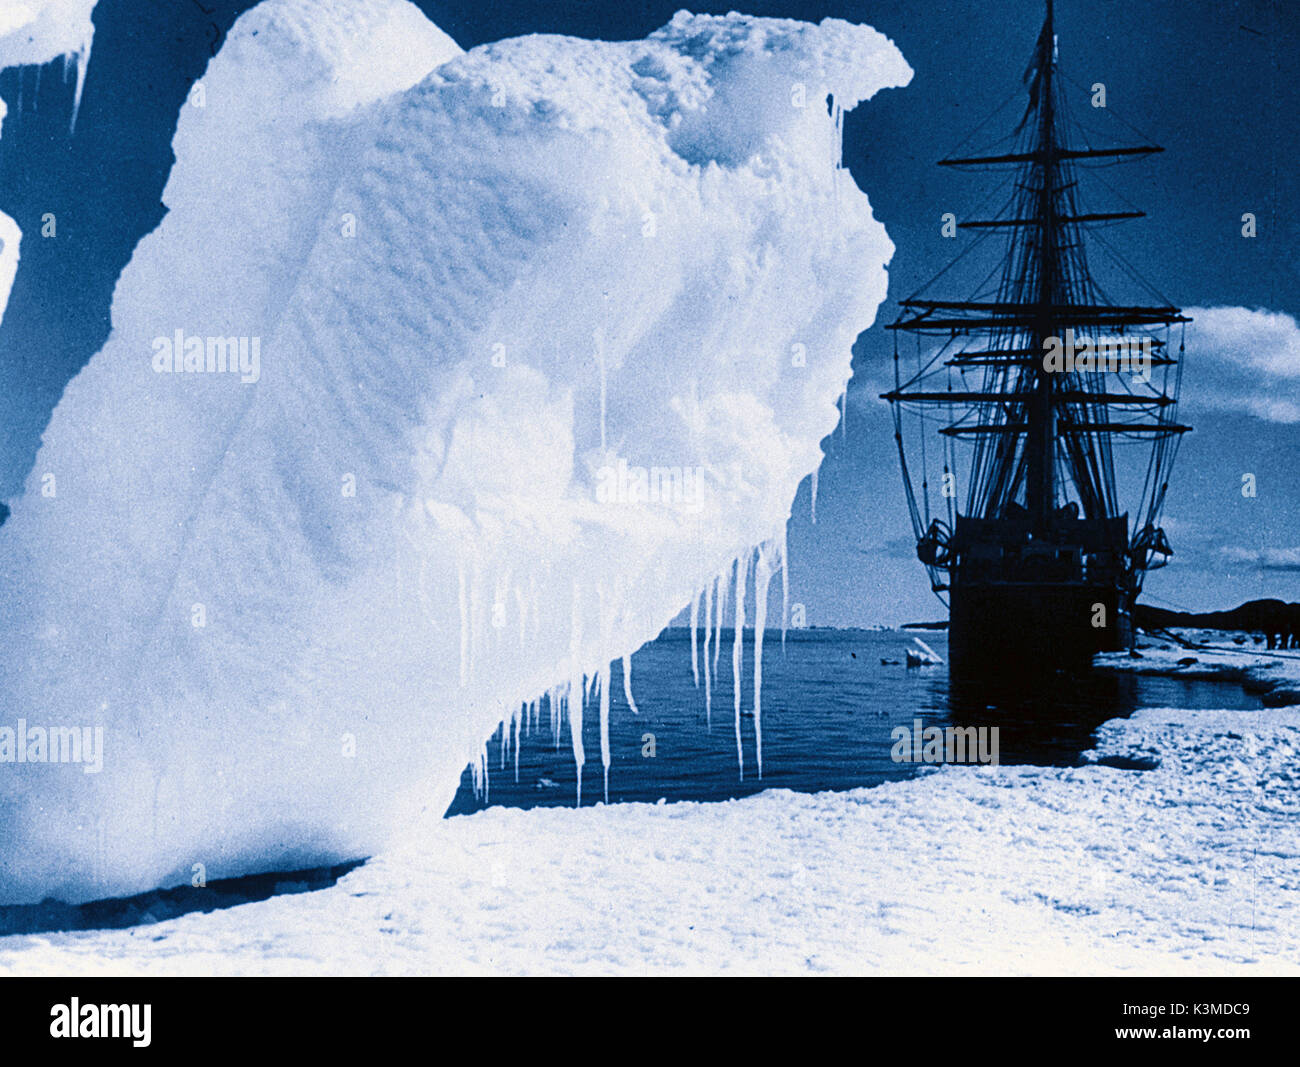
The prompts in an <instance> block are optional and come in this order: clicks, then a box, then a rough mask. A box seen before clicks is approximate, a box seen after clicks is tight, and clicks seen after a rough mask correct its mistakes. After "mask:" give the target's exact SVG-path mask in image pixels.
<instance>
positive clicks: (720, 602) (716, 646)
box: [713, 567, 731, 678]
mask: <svg viewBox="0 0 1300 1067" xmlns="http://www.w3.org/2000/svg"><path fill="white" fill-rule="evenodd" d="M730 578H731V568H730V567H728V568H727V570H726V573H725V574H719V575H718V577H717V583H718V590H717V593H716V594H715V595H714V597H713V603H714V608H715V610H716V613H717V625H718V633H717V636H716V637H715V638H714V640H713V677H715V678H716V677H717V676H718V653H719V652H720V651H721V650H722V619H723V615H724V614H725V613H726V610H727V582H728V581H729V580H730Z"/></svg>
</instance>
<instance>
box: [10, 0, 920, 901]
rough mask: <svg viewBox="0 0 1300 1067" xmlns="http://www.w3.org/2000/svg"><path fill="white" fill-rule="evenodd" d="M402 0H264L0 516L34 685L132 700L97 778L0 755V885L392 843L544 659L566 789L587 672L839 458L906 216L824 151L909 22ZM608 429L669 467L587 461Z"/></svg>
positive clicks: (29, 692) (45, 711)
mask: <svg viewBox="0 0 1300 1067" xmlns="http://www.w3.org/2000/svg"><path fill="white" fill-rule="evenodd" d="M413 10H414V9H412V8H410V5H407V4H400V3H395V2H387V3H379V2H377V0H376V2H367V3H348V4H342V3H339V4H331V3H326V2H324V0H317V2H315V3H310V2H308V0H295V2H283V3H282V2H280V0H276V2H272V3H268V4H264V5H263V6H262V7H259V8H256V9H254V11H253V12H251V13H249V14H248V15H246V16H244V17H243V18H242V19H241V20H240V22H239V23H238V24H237V26H236V30H232V34H231V38H230V39H229V40H228V41H227V44H226V46H225V47H224V48H223V50H222V52H221V53H220V55H218V56H217V57H216V59H215V60H214V61H213V63H212V64H211V65H210V67H209V70H208V73H207V74H206V75H205V78H204V80H205V91H206V95H207V99H208V103H209V106H208V107H207V108H205V109H191V111H192V112H193V113H189V114H186V115H183V116H182V120H181V123H180V125H179V126H178V130H177V137H176V142H175V148H176V156H177V164H176V166H175V168H174V170H173V174H172V176H171V179H170V180H169V183H168V186H167V191H166V201H167V205H168V207H169V209H170V213H169V215H168V216H167V218H166V219H165V220H164V222H163V223H162V225H161V226H160V227H159V229H158V231H156V232H155V233H154V234H152V235H151V236H150V237H149V238H148V239H146V241H144V242H142V243H141V245H140V247H139V248H138V249H137V251H136V255H135V257H134V258H133V260H132V262H131V264H130V266H129V267H128V269H127V270H126V271H125V272H124V274H123V276H122V278H121V279H120V281H119V284H118V288H117V292H116V295H115V300H114V309H113V326H114V329H113V334H112V336H111V338H110V340H109V342H108V344H107V345H106V346H105V348H104V350H103V351H101V352H100V353H99V354H98V355H97V356H96V357H95V358H94V359H93V360H92V361H91V363H90V365H89V366H88V367H87V368H86V370H85V371H83V373H82V374H81V375H79V376H78V377H77V379H75V380H74V381H73V382H72V383H71V384H70V385H69V387H68V389H67V391H66V392H65V394H64V397H63V400H62V401H61V403H60V404H59V406H58V408H57V409H56V411H55V413H54V416H53V418H52V419H51V422H50V426H49V428H48V430H47V432H46V435H45V438H44V443H43V446H42V450H41V453H40V455H39V457H38V460H37V464H36V467H35V471H34V473H33V476H32V479H31V481H30V484H29V488H28V491H27V493H26V494H25V495H24V496H22V497H21V498H19V499H18V500H17V501H15V506H14V510H13V515H12V517H11V519H10V521H9V522H8V523H6V524H5V526H4V527H3V528H0V603H3V604H4V606H5V611H6V613H7V616H9V621H8V622H7V627H6V631H5V634H4V636H3V638H0V641H2V644H0V691H3V692H4V694H5V698H6V707H7V708H8V709H9V712H10V714H11V715H13V716H14V717H15V718H17V717H18V716H23V715H26V717H27V718H29V719H30V720H31V721H44V722H50V721H55V722H58V721H63V722H66V723H68V724H69V725H73V724H81V723H84V721H85V720H86V719H88V718H89V719H91V722H90V725H96V724H102V725H103V726H104V727H105V752H104V766H103V771H102V773H100V774H97V775H82V774H80V773H63V771H64V770H66V768H51V767H42V768H36V767H31V766H26V767H18V766H6V767H3V768H0V900H4V901H27V900H39V899H41V898H43V897H46V896H56V897H60V898H63V899H65V900H75V899H86V898H88V897H96V896H107V895H115V894H124V893H129V892H132V891H136V890H141V889H145V888H149V887H152V886H156V885H160V884H177V883H180V882H188V881H189V878H190V870H191V866H192V865H193V864H194V863H196V862H202V863H204V865H205V867H206V869H207V873H208V877H209V878H216V877H222V876H226V875H232V874H239V873H246V872H248V871H251V870H259V869H261V870H265V869H276V868H278V869H284V868H286V867H291V866H298V867H307V866H315V865H318V864H322V863H327V862H332V861H333V860H335V859H338V858H344V857H352V856H357V855H363V854H367V853H370V852H372V851H373V850H375V849H377V848H380V847H382V846H383V845H384V844H385V843H386V842H387V841H389V840H390V839H391V838H392V836H393V835H394V834H400V833H401V832H402V831H403V828H404V827H406V826H408V825H411V824H412V816H414V815H417V814H418V813H419V812H420V811H421V810H431V811H434V812H439V811H443V810H445V809H446V806H447V804H448V803H449V802H450V800H451V798H452V796H453V795H454V793H455V790H456V787H457V784H458V782H459V778H460V774H461V771H462V769H463V768H464V767H465V765H466V764H467V763H469V762H473V763H474V764H475V765H476V766H477V767H478V770H477V772H476V774H478V775H480V776H481V777H482V781H483V786H484V788H485V789H486V786H487V767H486V761H485V759H484V757H483V744H484V741H485V739H486V738H487V737H489V736H491V734H492V733H493V732H494V731H495V730H496V729H497V727H498V726H499V725H500V722H501V719H502V717H503V715H504V714H505V713H506V712H505V709H508V708H511V707H515V706H518V705H519V704H521V703H522V702H524V701H527V700H531V699H533V698H535V697H536V696H537V695H538V694H540V693H543V692H547V691H549V692H550V696H551V701H552V710H553V714H556V715H558V714H560V713H561V712H563V713H566V714H567V716H568V718H569V720H570V729H571V732H572V735H573V738H574V756H575V760H576V761H577V764H578V767H579V783H581V769H582V764H583V762H584V752H583V748H582V743H581V721H582V714H583V700H584V688H585V685H586V681H587V679H591V678H595V677H597V676H599V681H598V682H597V683H596V684H597V685H598V687H599V693H600V695H601V700H602V710H603V705H604V703H605V700H606V698H607V696H608V689H609V678H608V674H607V673H606V672H607V671H608V670H609V666H610V663H611V662H612V661H613V660H614V659H616V658H619V657H621V656H623V655H627V654H629V653H631V652H632V651H633V650H635V649H636V648H637V647H639V646H640V645H641V644H643V643H644V642H645V641H647V640H649V639H651V638H653V637H654V636H655V635H656V634H657V633H658V632H659V631H660V630H661V629H662V628H663V627H664V626H665V625H667V624H668V623H669V622H670V621H671V620H672V619H673V618H674V617H675V616H676V615H677V613H678V612H679V611H681V610H683V609H684V608H686V607H687V606H688V605H689V604H690V602H691V600H692V598H693V597H694V596H695V595H696V593H697V592H698V590H699V589H700V588H701V587H703V586H705V585H706V583H708V582H709V581H710V580H712V579H713V578H715V577H716V576H719V575H721V574H723V573H724V572H725V571H726V570H727V569H728V568H729V567H730V565H731V564H732V563H733V561H735V560H738V559H741V558H742V557H743V558H746V559H747V558H749V555H750V554H751V553H752V551H753V549H754V547H755V546H756V545H758V544H761V543H762V542H764V541H766V540H769V539H771V538H773V537H776V536H779V534H780V532H781V531H782V530H783V528H784V525H785V522H786V520H787V518H788V516H789V509H790V504H791V501H792V500H793V498H794V495H795V492H796V490H797V488H798V486H799V483H800V482H801V481H802V479H803V478H805V477H807V476H808V475H809V473H811V472H812V471H813V470H814V469H815V468H816V467H817V465H818V463H819V462H820V459H821V451H820V446H819V442H820V441H821V440H822V439H823V438H824V437H825V436H826V435H827V434H828V433H829V432H830V431H831V430H832V429H833V428H834V426H835V422H836V419H837V417H838V412H837V409H836V399H837V398H838V397H839V395H840V394H841V392H842V391H843V388H844V383H845V381H846V380H847V378H848V376H849V374H850V350H851V346H852V344H853V341H854V339H855V338H856V336H857V334H858V333H859V332H860V331H861V330H863V329H865V328H866V327H868V326H869V325H870V324H871V322H872V321H873V318H874V316H875V312H876V308H877V306H878V304H879V303H880V301H881V300H882V299H883V296H884V291H885V282H886V279H885V271H884V264H885V262H886V261H887V260H888V258H889V256H890V255H891V253H892V246H891V245H890V243H889V241H888V238H887V237H886V236H885V233H884V230H883V228H882V227H881V226H880V224H879V223H877V222H876V221H875V220H874V218H873V217H872V215H871V210H870V206H869V204H868V203H867V200H866V197H865V196H864V195H863V194H862V193H861V191H860V190H858V189H857V187H856V186H855V185H854V183H853V180H852V178H851V176H850V175H849V174H848V172H847V171H836V172H835V189H834V190H832V189H831V188H829V187H828V183H827V182H826V169H827V168H826V160H827V159H828V157H829V156H830V155H831V154H832V151H833V145H834V142H835V139H836V129H835V126H834V123H833V122H832V120H831V117H830V116H829V115H828V114H827V110H826V108H825V106H824V99H825V94H826V93H832V92H833V93H834V94H835V96H836V99H837V100H840V101H842V102H843V104H844V106H846V107H851V106H852V105H853V104H855V103H857V102H858V101H861V100H863V99H865V98H867V97H869V96H870V95H871V94H872V93H874V92H875V91H876V90H878V89H880V88H882V87H885V86H889V85H899V84H903V83H905V82H906V81H907V80H908V78H909V77H910V71H909V70H908V68H907V65H906V63H905V62H904V61H903V59H902V57H901V56H900V55H899V54H898V52H897V51H896V50H895V49H894V47H893V46H892V45H891V44H890V43H889V42H888V41H887V40H886V39H885V38H884V37H882V36H881V35H879V34H878V33H876V32H875V31H874V30H871V29H868V28H865V27H858V26H852V25H849V24H848V23H843V22H838V21H835V20H828V21H826V22H824V23H823V24H822V25H821V26H812V25H806V24H802V23H796V22H787V21H773V20H763V19H751V18H747V17H744V16H738V15H732V16H727V17H718V18H714V17H696V16H690V15H686V14H681V15H678V16H677V17H676V18H674V20H673V22H672V23H671V24H670V25H669V26H668V27H666V28H665V29H663V30H661V31H659V32H658V33H656V34H654V35H652V36H651V37H650V38H649V39H647V40H645V41H638V42H618V43H608V42H599V41H578V40H573V39H568V38H559V37H529V38H521V39H517V40H510V41H503V42H499V43H497V44H493V45H487V46H484V47H482V48H478V49H475V50H474V51H472V52H469V53H466V54H463V55H460V56H457V57H455V58H451V59H450V61H449V62H444V60H445V59H446V58H447V53H454V45H451V44H450V42H448V41H447V40H446V38H445V35H442V34H441V33H440V32H439V31H436V28H432V27H429V28H428V29H422V27H424V26H426V25H427V24H425V23H422V22H418V21H416V20H415V18H414V16H411V15H410V14H409V12H410V11H413ZM357 11H361V12H362V13H363V14H365V15H366V17H369V18H371V19H372V24H373V25H376V26H380V27H387V26H389V25H390V22H389V21H388V20H390V19H391V20H394V21H393V22H392V23H391V25H397V26H400V27H401V32H399V33H395V34H394V33H389V32H376V33H370V34H368V33H365V32H361V33H357V32H353V31H352V30H351V29H349V30H348V31H347V32H345V31H344V30H342V29H340V28H339V27H340V26H342V25H344V22H343V21H342V20H344V19H345V17H346V18H350V17H352V16H353V14H354V13H355V12H357ZM404 12H405V14H404ZM285 13H288V14H285ZM258 19H260V20H262V21H261V22H260V23H258V22H257V21H255V20H258ZM246 20H254V21H251V22H246ZM256 25H261V26H263V27H265V28H266V30H265V32H260V33H259V34H258V35H257V36H256V37H252V36H250V34H249V32H247V30H248V27H250V26H256ZM240 27H244V30H243V31H242V32H236V31H239V30H240ZM399 46H400V47H402V48H412V49H416V50H421V54H422V57H423V58H422V59H421V60H420V61H419V62H415V61H411V60H409V58H408V57H407V56H406V55H405V54H403V55H400V56H399V55H395V54H394V53H395V50H396V49H398V47H399ZM340 64H341V65H343V66H345V67H346V68H347V69H346V71H345V70H336V69H335V68H336V67H337V66H338V65H340ZM439 64H442V65H439ZM421 67H423V68H424V69H425V70H426V71H433V73H431V74H429V75H428V76H426V77H424V78H423V80H422V81H420V82H419V83H418V84H414V85H411V84H410V79H412V78H414V77H418V72H419V69H420V68H421ZM434 68H436V69H434ZM358 71H360V73H358ZM331 72H333V73H331ZM348 72H351V74H350V75H349V74H348ZM334 74H337V77H336V76H333V75H334ZM404 83H405V84H404ZM799 85H802V86H804V87H805V89H806V100H804V101H803V102H804V103H805V105H806V106H799V102H800V101H801V100H803V97H801V96H800V95H799V94H796V93H793V92H792V87H793V86H799ZM408 86H409V88H408ZM340 87H343V88H340ZM347 87H351V88H347ZM377 87H382V88H383V89H384V91H386V92H388V93H389V94H390V95H388V96H386V97H383V98H371V97H367V96H365V94H367V93H372V92H374V91H376V90H377ZM363 90H364V92H363ZM341 92H342V93H344V97H343V98H340V96H339V94H340V93H341ZM348 92H351V93H353V95H354V96H356V95H357V94H361V98H358V99H354V100H353V105H354V106H352V107H351V108H348V107H346V106H344V105H345V104H346V103H347V99H346V93H348ZM214 94H216V95H218V96H219V97H220V98H221V99H223V100H225V101H226V102H227V105H226V106H223V107H220V108H218V107H213V106H212V101H213V97H214ZM231 144H239V145H240V146H241V153H240V155H241V159H243V160H245V161H246V165H242V166H243V169H242V170H241V172H240V174H239V175H238V180H233V179H232V177H231V172H230V170H229V152H230V145H231ZM837 204H838V206H837ZM597 327H600V328H601V329H602V330H603V335H602V346H601V349H600V353H601V363H602V364H603V367H604V373H603V374H601V373H600V372H599V368H597V367H595V366H594V360H595V354H594V353H593V351H592V337H593V335H594V330H595V329H596V328H597ZM178 329H179V330H182V331H183V333H184V335H186V336H188V337H204V338H206V337H213V338H217V339H218V340H219V339H221V338H229V337H242V336H258V337H260V339H261V346H260V351H261V365H260V374H259V375H258V377H257V380H256V381H255V382H251V383H245V382H244V381H243V380H241V377H240V376H236V375H229V374H226V375H221V374H215V373H214V374H206V373H188V372H187V373H183V374H181V373H174V372H168V373H156V372H155V371H154V369H153V365H152V362H151V358H152V356H153V354H154V353H153V351H152V347H153V345H154V342H155V341H156V340H158V339H159V338H162V339H164V340H166V339H170V338H172V336H173V335H174V333H175V331H177V330H178ZM796 342H797V343H802V344H805V345H806V346H807V348H808V351H809V352H810V353H817V358H810V359H809V360H808V362H807V366H805V367H799V368H793V367H791V366H790V365H789V363H790V361H789V358H788V353H789V352H790V350H791V346H792V345H793V344H795V343H796ZM196 363H197V361H196ZM602 383H603V388H602ZM602 395H603V396H604V401H605V402H604V404H603V405H602ZM602 409H603V411H604V419H603V420H602V417H601V413H602ZM602 423H603V427H604V437H605V444H606V446H607V448H602V447H601V444H602ZM614 449H617V450H618V453H619V457H620V458H622V459H625V460H626V461H627V462H626V464H625V465H624V467H623V468H621V469H624V470H640V471H642V472H643V473H645V474H646V480H645V481H646V484H648V485H650V486H652V487H654V492H653V493H652V494H650V495H649V496H648V497H643V496H641V494H640V493H639V492H635V491H634V492H631V493H624V492H620V491H616V492H614V493H613V495H612V496H610V495H609V494H602V493H601V492H600V491H599V490H600V487H601V486H602V485H604V486H608V485H609V478H608V474H609V471H610V469H611V468H614V469H620V468H619V465H618V464H617V463H611V454H612V450H614ZM46 472H54V473H55V474H56V476H57V478H58V493H57V497H54V498H51V497H49V496H47V495H43V494H42V492H41V486H42V475H43V474H44V473H46ZM687 475H689V477H687ZM615 481H617V479H615ZM635 484H636V485H639V484H641V483H640V482H636V483H635ZM616 488H617V487H616ZM462 583H463V585H462ZM512 585H517V586H519V587H520V588H527V589H528V590H529V593H528V596H527V597H526V598H525V602H526V604H527V605H528V606H529V609H530V610H531V611H532V612H534V621H533V627H534V628H533V629H532V636H531V637H530V639H529V640H528V641H527V642H526V643H525V645H524V646H523V647H521V645H520V642H519V640H518V638H517V629H516V628H515V627H513V626H509V625H499V624H498V620H499V619H503V614H502V613H503V612H505V611H508V606H509V601H508V599H507V600H505V601H500V600H498V599H497V598H495V597H494V596H493V595H492V593H493V591H494V590H498V589H504V588H509V587H511V586H512ZM462 588H463V589H464V592H463V593H462ZM721 588H722V587H721V586H720V590H721ZM740 597H741V594H740V592H739V590H738V592H737V598H738V600H739V599H740ZM716 599H717V600H718V601H719V603H720V606H721V601H722V594H721V592H719V596H718V597H717V598H716ZM521 610H522V609H521ZM711 614H712V613H710V612H709V611H708V610H707V607H706V619H705V622H706V627H709V626H711V625H712V622H713V620H712V618H711ZM717 618H718V621H719V622H720V619H721V612H720V611H719V612H718V613H717ZM503 621H505V622H507V623H508V622H509V621H510V620H509V619H508V618H504V620H503ZM717 637H718V638H720V637H721V633H720V629H719V632H718V634H717ZM707 640H708V638H707V635H706V641H707ZM718 643H719V642H717V641H715V644H714V648H713V652H714V656H715V660H716V656H717V653H718ZM705 662H706V667H707V664H708V657H707V649H706V659H705ZM557 696H558V697H559V704H560V705H561V707H560V708H559V709H557V708H556V703H557V700H556V698H557ZM94 709H104V710H101V711H95V710H94ZM35 712H39V713H40V714H39V715H36V714H34V713H35ZM345 739H350V742H351V744H350V746H349V745H345V744H342V743H341V741H343V740H345ZM602 740H604V737H603V735H602ZM349 752H350V753H351V754H350V755H349V754H348V753H349ZM603 755H604V753H603V752H602V756H603ZM580 788H581V785H580V784H579V789H580ZM52 812H57V813H58V814H57V815H51V813H52Z"/></svg>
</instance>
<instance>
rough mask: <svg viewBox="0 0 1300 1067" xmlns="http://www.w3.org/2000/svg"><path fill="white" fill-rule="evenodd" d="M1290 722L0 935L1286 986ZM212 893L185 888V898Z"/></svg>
mask: <svg viewBox="0 0 1300 1067" xmlns="http://www.w3.org/2000/svg"><path fill="white" fill-rule="evenodd" d="M1298 749H1300V708H1295V707H1292V708H1285V709H1277V710H1265V711H1171V710H1146V711H1141V712H1139V713H1138V714H1136V715H1135V716H1134V717H1133V718H1132V719H1129V720H1114V721H1112V722H1110V723H1107V724H1106V725H1104V726H1103V727H1102V729H1101V731H1100V733H1099V737H1098V743H1097V747H1096V750H1095V752H1094V753H1093V754H1092V755H1093V756H1094V757H1096V758H1097V759H1105V758H1108V757H1110V758H1115V757H1120V758H1128V759H1135V758H1136V759H1143V760H1147V761H1158V767H1157V768H1156V769H1154V770H1150V771H1134V770H1120V769H1116V768H1115V767H1111V766H1106V765H1103V764H1094V765H1092V766H1084V767H1078V768H1043V767H1024V766H1021V767H1009V766H1001V767H998V768H978V769H977V768H972V767H955V766H952V767H945V768H942V769H940V770H938V771H936V772H935V773H932V774H929V775H927V776H925V777H922V778H918V779H914V780H910V781H906V782H896V783H888V784H885V785H881V786H877V787H875V788H871V789H859V790H854V791H852V792H847V793H821V794H816V795H807V794H798V793H792V792H789V791H786V790H772V791H769V792H765V793H760V794H758V795H757V796H752V797H748V798H746V799H744V800H738V801H731V802H728V803H721V804H697V803H676V804H660V805H652V804H618V805H613V806H609V807H606V806H600V807H594V808H583V809H579V810H574V809H563V808H537V809H533V810H531V811H521V810H516V809H505V808H489V809H487V810H486V811H482V812H479V813H476V814H473V815H467V816H461V817H457V818H453V819H447V820H441V821H439V820H427V821H426V822H424V823H423V824H422V825H420V826H419V827H418V833H413V834H412V835H411V837H410V839H409V841H408V842H407V843H406V844H405V845H403V846H401V847H399V848H396V849H394V850H393V851H390V852H387V853H385V854H383V855H381V856H379V857H377V858H376V859H374V860H372V861H371V862H369V863H367V864H366V865H365V866H363V867H361V868H359V869H357V870H355V871H353V872H352V873H350V874H348V875H347V876H345V877H344V878H343V879H342V880H340V881H339V882H338V883H337V884H336V885H335V886H333V887H331V888H329V889H326V890H322V891H319V892H310V893H302V894H298V895H292V896H280V897H276V898H272V899H270V900H266V901H263V902H260V903H254V904H247V905H243V906H239V907H235V908H232V909H230V910H227V911H220V912H213V913H211V914H206V915H198V914H191V915H186V916H182V917H180V918H175V919H169V920H167V921H164V922H160V923H157V924H155V925H148V926H140V927H136V928H134V929H129V930H111V931H97V932H86V933H73V934H41V935H33V936H21V937H8V938H3V939H0V973H8V974H16V975H17V974H23V975H26V974H76V975H126V974H150V975H167V974H186V975H188V974H321V973H327V974H335V973H347V974H430V973H431V974H585V975H594V974H599V975H603V974H642V973H647V974H665V973H691V974H719V973H720V974H732V973H734V974H768V973H771V974H804V973H832V974H857V973H871V972H883V973H890V974H917V973H940V974H952V973H977V974H1114V973H1132V974H1160V975H1173V974H1200V975H1223V974H1291V975H1294V974H1297V973H1300V928H1298V927H1297V925H1296V923H1295V921H1294V916H1295V909H1296V908H1297V907H1298V906H1300V831H1297V826H1298V825H1300V769H1298V768H1300V761H1298V760H1297V756H1298V755H1300V751H1298ZM195 892H203V890H195Z"/></svg>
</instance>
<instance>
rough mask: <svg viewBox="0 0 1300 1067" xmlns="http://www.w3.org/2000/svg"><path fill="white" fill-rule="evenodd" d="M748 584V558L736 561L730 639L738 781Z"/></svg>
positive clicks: (741, 756) (742, 773)
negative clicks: (733, 609)
mask: <svg viewBox="0 0 1300 1067" xmlns="http://www.w3.org/2000/svg"><path fill="white" fill-rule="evenodd" d="M748 584H749V556H748V555H744V556H741V557H740V558H739V559H737V560H736V611H735V629H734V630H733V632H732V639H731V681H732V686H733V688H734V690H735V700H734V703H735V708H736V762H737V764H739V766H740V780H741V781H742V782H743V781H744V780H745V749H744V746H743V744H742V743H741V739H740V695H741V694H740V679H741V674H742V673H743V671H742V668H743V667H744V661H745V587H746V586H747V585H748Z"/></svg>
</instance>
